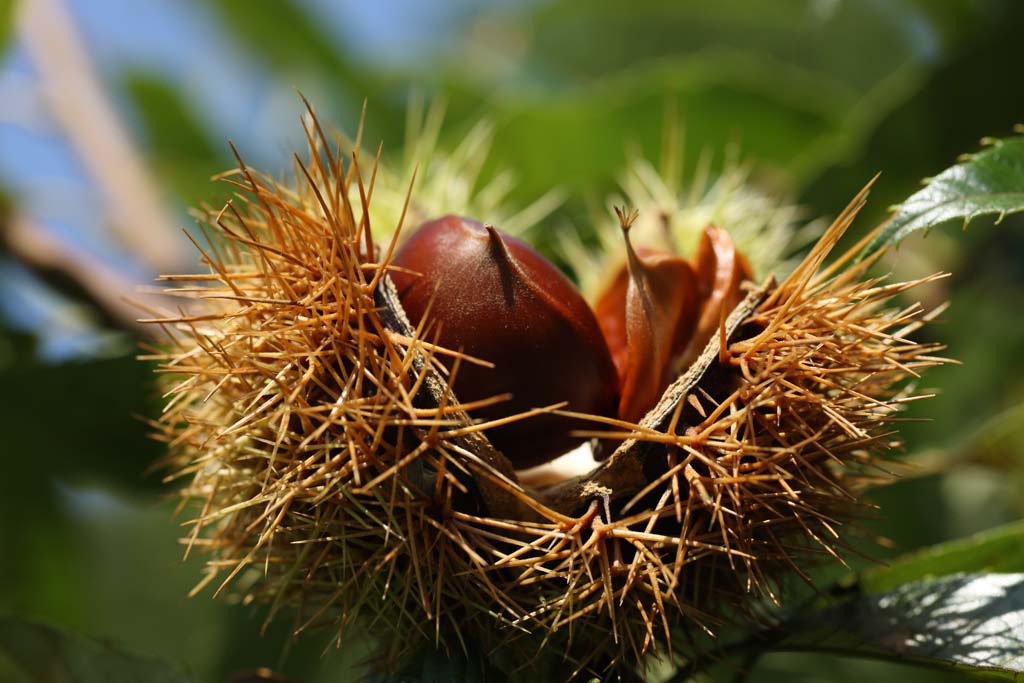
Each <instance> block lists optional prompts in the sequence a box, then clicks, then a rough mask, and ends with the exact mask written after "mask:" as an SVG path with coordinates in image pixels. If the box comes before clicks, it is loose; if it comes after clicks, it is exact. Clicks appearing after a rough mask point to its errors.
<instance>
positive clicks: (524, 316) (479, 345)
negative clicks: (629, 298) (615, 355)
mask: <svg viewBox="0 0 1024 683" xmlns="http://www.w3.org/2000/svg"><path fill="white" fill-rule="evenodd" d="M393 265H394V266H397V269H396V270H394V271H392V274H391V278H392V280H393V281H394V283H395V286H396V287H397V290H398V296H399V299H400V300H401V302H402V306H403V308H404V309H405V312H406V313H407V314H408V316H409V318H410V320H411V322H412V324H413V325H419V324H420V323H421V322H423V320H424V318H425V319H426V320H427V321H428V322H430V324H432V325H436V329H437V340H438V343H439V344H440V345H441V346H444V347H446V348H449V349H455V350H459V351H461V352H463V353H465V354H467V355H469V356H472V357H475V358H478V359H481V360H484V361H487V362H488V363H490V364H492V367H485V366H482V365H476V364H471V363H464V364H462V365H461V366H460V367H459V370H458V374H457V376H456V377H455V379H454V382H453V389H454V391H455V395H456V396H458V397H459V399H460V400H461V401H464V402H467V401H468V402H476V401H484V400H485V399H488V398H491V397H494V396H501V395H510V398H509V399H508V400H507V401H502V402H500V403H497V404H490V405H483V406H482V407H480V408H477V409H475V410H473V411H472V413H473V415H474V416H475V417H481V418H483V419H485V420H500V419H502V418H505V417H508V416H510V415H514V414H516V413H524V412H526V411H529V410H531V409H535V408H542V407H545V406H551V405H555V404H562V403H565V404H566V407H567V408H568V409H569V410H574V411H578V412H583V413H594V414H598V415H612V414H614V412H615V404H616V400H617V384H618V380H617V377H616V374H615V367H614V365H613V363H612V359H611V356H610V355H609V353H608V347H607V345H606V343H605V340H604V337H603V336H602V335H601V330H600V328H599V327H598V324H597V320H596V319H595V318H594V314H593V312H592V311H591V310H590V307H589V306H588V305H587V302H586V301H584V299H583V297H582V296H581V295H580V294H579V292H578V291H577V290H576V287H575V286H574V285H573V284H572V282H570V281H569V279H568V278H567V277H566V276H565V275H563V274H562V273H561V272H560V271H559V270H558V269H557V268H556V267H555V266H554V264H552V263H550V262H548V261H547V259H545V258H544V257H543V256H541V255H540V254H539V253H538V252H537V251H535V250H534V249H533V248H532V247H530V246H529V245H528V244H526V243H525V242H523V241H521V240H518V239H515V238H514V237H509V236H507V235H502V234H501V233H499V232H498V231H497V230H496V229H495V228H494V227H492V226H485V225H483V224H481V223H478V222H476V221H474V220H470V219H468V218H462V217H459V216H445V217H443V218H439V219H437V220H433V221H429V222H427V223H425V224H423V225H421V226H420V227H419V228H417V229H416V230H415V231H414V232H413V233H412V234H411V235H410V237H409V238H408V239H407V240H406V241H405V242H404V243H403V244H402V246H401V247H400V248H399V249H398V251H397V252H396V253H395V256H394V260H393ZM578 426H579V422H578V421H576V420H572V419H570V418H566V417H563V416H560V415H552V414H547V415H539V416H536V417H533V418H532V419H529V420H521V421H515V422H510V423H508V424H504V425H500V426H497V427H494V428H492V429H487V430H486V434H487V438H488V439H489V440H490V441H491V443H493V444H494V445H495V447H497V448H498V450H500V451H501V452H502V453H503V454H504V455H505V456H506V457H508V458H509V459H510V460H511V461H512V464H513V465H514V466H515V467H516V468H526V467H532V466H534V465H537V464H540V463H543V462H547V461H548V460H551V459H552V458H554V457H556V456H558V455H560V454H562V453H565V452H566V451H568V450H570V449H571V448H572V447H573V446H575V445H576V444H578V443H579V442H580V439H578V438H574V437H572V436H570V434H569V433H570V431H571V430H572V429H573V428H574V427H578Z"/></svg>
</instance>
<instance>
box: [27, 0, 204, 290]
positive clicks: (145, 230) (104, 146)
mask: <svg viewBox="0 0 1024 683" xmlns="http://www.w3.org/2000/svg"><path fill="white" fill-rule="evenodd" d="M17 27H18V34H19V38H21V40H22V42H23V44H24V45H25V48H26V49H27V51H28V53H29V55H30V57H31V58H32V61H33V63H34V64H35V66H36V68H37V69H38V73H39V75H40V78H41V80H42V92H43V93H44V96H45V98H46V101H47V103H48V104H49V108H50V112H51V113H52V114H53V116H54V118H55V119H56V121H57V123H58V124H59V125H60V127H61V128H62V129H63V130H64V132H65V133H66V134H67V137H68V140H69V142H70V143H71V145H72V147H73V148H74V149H75V151H76V152H77V153H78V156H79V158H80V159H81V161H82V163H83V164H84V165H85V168H86V169H87V171H88V173H89V174H90V175H91V176H92V178H93V179H94V181H95V182H96V184H97V185H98V186H99V187H100V189H101V191H102V192H103V194H104V196H105V198H106V202H107V205H108V208H109V211H110V214H111V218H112V223H113V226H114V227H115V229H116V230H117V234H118V236H119V237H120V239H121V240H122V241H123V242H124V243H125V244H126V245H128V246H129V247H130V248H131V249H132V251H133V253H135V254H136V255H138V256H139V258H140V259H141V260H142V262H143V263H144V264H145V265H146V266H147V267H148V268H150V269H151V270H153V271H154V272H173V271H175V270H179V269H180V267H181V264H182V263H185V262H187V253H188V252H187V251H186V241H185V240H183V239H181V237H180V233H179V232H178V227H177V225H176V221H175V220H174V218H173V217H172V216H171V215H169V213H168V212H167V210H166V208H165V207H164V206H163V203H162V199H161V193H160V190H159V187H158V186H157V184H156V182H155V181H154V180H153V179H152V178H151V177H150V175H149V173H148V172H147V170H146V167H145V164H144V163H143V161H142V158H141V157H140V155H139V154H138V153H137V151H136V150H135V149H134V147H133V145H132V142H131V140H130V139H129V137H128V134H127V132H126V130H125V127H124V125H123V124H122V122H121V121H120V120H119V119H118V116H117V112H116V111H115V110H114V108H113V106H112V105H111V103H110V99H109V97H108V96H107V95H106V93H105V92H104V90H103V87H102V85H101V83H100V80H99V78H98V77H97V75H96V72H95V69H94V68H93V66H92V62H91V60H90V58H89V54H88V51H87V50H86V49H85V46H84V45H83V43H82V40H81V38H80V36H79V35H78V33H77V31H76V30H75V27H74V24H73V22H72V21H71V18H70V17H69V16H68V12H67V10H66V9H65V7H64V6H63V3H62V2H61V0H31V2H21V3H18V16H17Z"/></svg>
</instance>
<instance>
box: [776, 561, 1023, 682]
mask: <svg viewBox="0 0 1024 683" xmlns="http://www.w3.org/2000/svg"><path fill="white" fill-rule="evenodd" d="M787 628H788V629H791V631H790V633H789V635H788V636H787V637H786V638H784V639H783V640H781V641H779V642H777V643H776V644H775V646H774V649H776V650H797V651H818V652H831V653H834V654H842V655H850V656H860V657H872V658H879V659H886V660H891V661H901V662H906V663H912V664H920V665H924V666H931V667H937V668H941V669H948V670H954V671H958V672H961V673H963V674H966V675H971V676H975V677H979V678H987V679H991V680H1004V681H1020V680H1022V679H1024V574H1020V573H1018V574H979V573H972V574H967V573H964V574H954V575H951V576H946V577H942V578H940V579H934V580H923V581H914V582H912V583H908V584H904V585H903V586H900V587H899V588H897V589H895V590H892V591H889V592H886V593H881V594H875V595H868V594H860V593H858V594H856V595H854V596H853V597H851V598H848V599H846V600H844V601H841V602H839V603H838V604H836V605H834V606H831V607H827V608H824V609H821V610H812V611H808V612H806V613H804V614H802V615H800V617H798V618H797V619H795V620H792V621H790V622H789V623H788V624H787Z"/></svg>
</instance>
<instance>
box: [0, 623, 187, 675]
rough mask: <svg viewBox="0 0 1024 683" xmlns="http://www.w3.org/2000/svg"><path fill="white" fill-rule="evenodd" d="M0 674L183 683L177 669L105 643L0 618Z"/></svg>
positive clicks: (181, 673) (45, 627)
mask: <svg viewBox="0 0 1024 683" xmlns="http://www.w3.org/2000/svg"><path fill="white" fill-rule="evenodd" d="M0 677H2V678H3V679H4V680H10V679H11V678H13V679H14V680H15V681H31V682H32V683H188V682H189V681H191V680H192V678H191V676H189V675H188V674H186V673H185V672H184V671H183V670H182V669H181V668H179V667H176V666H172V665H171V664H168V663H166V662H163V661H160V660H158V659H151V658H148V657H140V656H137V655H132V654H128V653H125V652H122V651H121V650H119V649H118V648H116V647H114V646H113V645H110V644H108V643H103V642H100V641H96V640H92V639H89V638H85V637H82V636H78V635H74V634H70V633H64V632H62V631H58V630H57V629H54V628H50V627H48V626H42V625H39V624H32V623H28V622H25V621H21V620H19V619H11V618H5V619H0Z"/></svg>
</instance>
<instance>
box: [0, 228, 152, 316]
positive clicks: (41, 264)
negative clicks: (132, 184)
mask: <svg viewBox="0 0 1024 683" xmlns="http://www.w3.org/2000/svg"><path fill="white" fill-rule="evenodd" d="M0 253H8V254H10V255H11V257H12V258H14V259H15V260H16V261H18V262H19V263H21V264H22V265H24V266H25V267H26V268H28V269H29V270H31V271H32V272H33V274H35V275H36V276H37V277H38V278H39V279H41V280H42V281H44V282H45V283H46V284H48V285H50V286H51V287H52V288H53V289H54V290H56V291H57V292H59V293H60V294H63V295H64V296H66V297H67V298H69V299H71V300H72V301H75V302H77V303H81V304H85V305H86V306H87V307H88V308H89V309H90V310H91V311H92V312H93V314H94V315H96V317H97V318H98V322H99V323H100V324H102V325H103V326H104V327H107V328H112V329H118V330H124V331H126V332H130V333H132V334H136V335H137V334H139V333H140V332H141V331H143V329H144V328H143V327H142V326H141V325H139V323H138V322H136V318H138V313H139V309H138V308H137V307H136V306H133V305H132V304H130V303H129V302H128V301H126V300H125V299H124V297H125V296H126V295H127V294H128V293H132V292H134V290H135V286H134V283H133V282H131V281H129V280H128V279H126V278H125V277H124V276H123V275H121V274H120V273H118V272H116V271H115V270H113V269H111V268H109V267H107V266H105V265H104V264H102V263H101V262H99V261H97V260H96V259H93V258H90V257H88V256H86V255H84V254H81V253H78V252H74V251H72V250H71V249H69V248H68V247H67V246H65V245H64V244H62V243H61V242H60V241H59V240H57V239H55V238H53V237H52V236H50V235H48V234H47V233H46V231H45V230H44V229H43V228H42V227H40V226H39V225H36V224H35V223H33V222H32V221H30V220H29V219H27V218H26V217H24V216H21V215H17V214H12V215H10V216H4V215H2V214H0ZM136 296H138V297H139V298H142V296H141V295H136ZM145 331H146V332H147V333H149V332H150V330H145Z"/></svg>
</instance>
